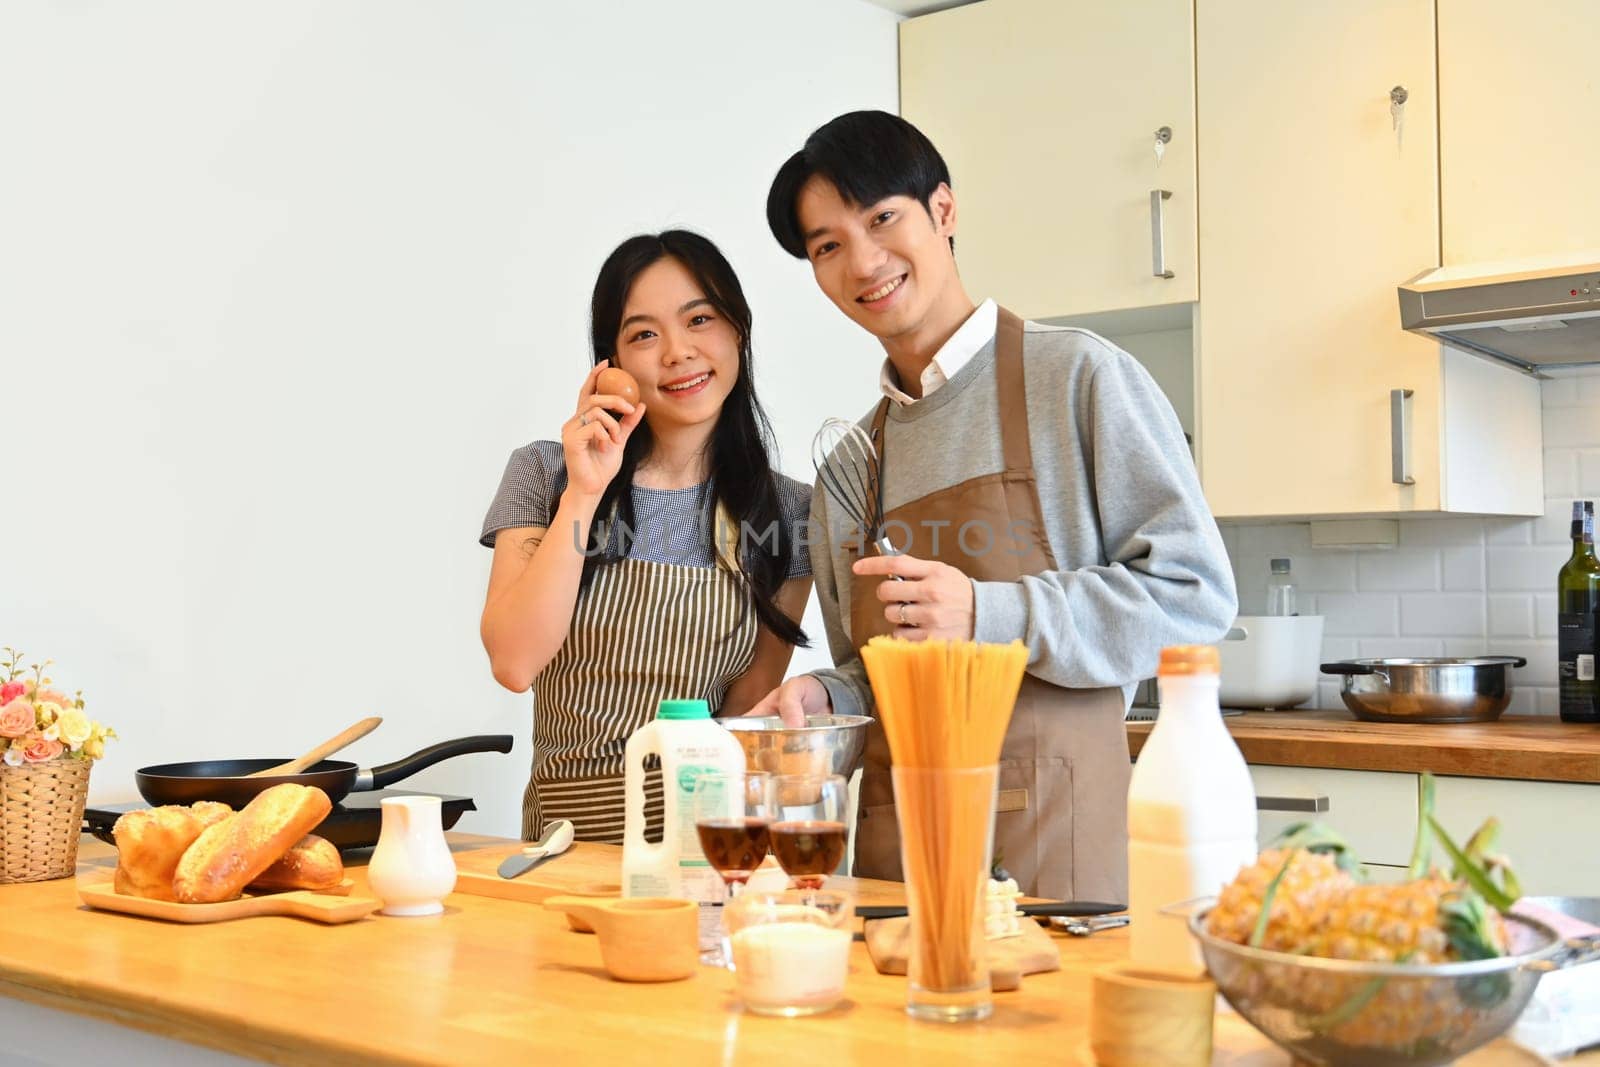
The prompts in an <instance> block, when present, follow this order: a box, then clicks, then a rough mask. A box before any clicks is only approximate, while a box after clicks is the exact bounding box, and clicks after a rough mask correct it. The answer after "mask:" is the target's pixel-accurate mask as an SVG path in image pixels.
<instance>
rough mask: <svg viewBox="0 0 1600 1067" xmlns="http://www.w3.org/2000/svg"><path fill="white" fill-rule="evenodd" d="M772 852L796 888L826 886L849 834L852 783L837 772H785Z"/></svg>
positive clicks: (779, 790)
mask: <svg viewBox="0 0 1600 1067" xmlns="http://www.w3.org/2000/svg"><path fill="white" fill-rule="evenodd" d="M776 789H777V803H778V813H777V814H776V815H775V816H774V817H773V820H772V829H771V837H772V854H773V855H774V856H777V857H778V864H779V866H781V867H782V868H783V870H784V873H785V874H787V875H788V876H789V878H790V880H791V882H792V884H793V885H794V887H795V888H796V889H821V888H822V883H823V882H825V881H827V879H828V875H830V874H832V873H833V872H834V871H837V870H838V869H839V864H840V862H841V861H842V860H843V859H844V849H845V842H846V840H847V838H848V835H849V830H848V827H847V826H846V825H845V811H846V810H847V808H848V807H849V804H850V792H849V787H848V786H847V785H846V783H845V780H844V778H842V777H840V776H839V775H837V774H780V775H778V777H777V780H776Z"/></svg>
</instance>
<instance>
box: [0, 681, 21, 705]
mask: <svg viewBox="0 0 1600 1067" xmlns="http://www.w3.org/2000/svg"><path fill="white" fill-rule="evenodd" d="M27 691H28V687H27V686H25V685H23V684H22V683H21V682H7V683H6V684H5V685H0V707H4V706H5V705H7V704H9V703H11V702H12V701H13V700H15V699H17V698H18V697H19V696H21V695H22V694H23V693H25V692H27Z"/></svg>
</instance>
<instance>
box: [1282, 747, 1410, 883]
mask: <svg viewBox="0 0 1600 1067" xmlns="http://www.w3.org/2000/svg"><path fill="white" fill-rule="evenodd" d="M1250 777H1251V779H1252V780H1253V781H1254V782H1255V787H1256V796H1257V797H1258V798H1259V797H1285V798H1292V799H1300V800H1307V799H1314V798H1318V797H1321V798H1325V799H1326V801H1327V809H1326V810H1324V811H1321V812H1318V813H1316V814H1311V813H1308V812H1304V811H1289V812H1277V811H1257V813H1256V814H1257V817H1258V820H1259V832H1258V834H1257V838H1258V840H1259V841H1260V843H1261V846H1262V847H1263V848H1265V847H1267V846H1268V845H1270V844H1271V843H1272V841H1273V839H1274V838H1276V837H1277V836H1278V834H1279V833H1281V832H1282V831H1283V829H1284V828H1285V827H1287V826H1290V825H1292V824H1294V823H1297V822H1305V821H1306V820H1308V819H1316V820H1317V821H1318V822H1322V823H1326V824H1327V825H1328V826H1330V827H1332V828H1333V829H1335V830H1337V831H1338V832H1339V833H1340V834H1341V835H1342V836H1343V837H1344V839H1345V840H1347V841H1349V842H1350V847H1351V848H1352V849H1353V850H1354V851H1355V854H1356V858H1357V859H1358V860H1360V861H1361V862H1362V863H1377V864H1385V865H1388V866H1398V867H1405V866H1407V865H1408V864H1409V863H1410V862H1411V849H1412V846H1413V844H1414V842H1415V840H1416V833H1417V776H1416V775H1414V774H1397V773H1391V772H1387V771H1337V770H1329V769H1326V768H1322V767H1268V766H1264V765H1256V764H1252V765H1251V767H1250Z"/></svg>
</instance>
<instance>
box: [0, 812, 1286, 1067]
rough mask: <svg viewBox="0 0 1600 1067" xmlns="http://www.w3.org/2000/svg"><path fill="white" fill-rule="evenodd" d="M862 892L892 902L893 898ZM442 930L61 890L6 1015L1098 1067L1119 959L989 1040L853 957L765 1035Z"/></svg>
mask: <svg viewBox="0 0 1600 1067" xmlns="http://www.w3.org/2000/svg"><path fill="white" fill-rule="evenodd" d="M450 837H451V840H452V847H453V848H454V849H455V850H456V852H457V861H458V865H459V866H460V867H461V868H462V869H464V870H465V869H468V867H469V866H474V867H476V868H477V869H480V870H488V869H490V866H488V864H490V863H492V857H491V852H493V854H494V855H495V856H498V855H504V854H505V853H506V851H507V846H508V845H509V844H510V843H509V842H504V841H500V840H498V839H492V838H482V837H473V836H470V835H463V834H452V835H450ZM494 850H497V851H494ZM474 851H476V852H478V853H480V855H478V856H477V857H473V856H472V855H471V853H472V852H474ZM584 853H588V855H589V860H588V861H576V862H575V863H574V868H573V869H574V871H575V872H577V873H575V874H573V875H572V876H571V877H574V878H575V879H580V880H581V879H587V878H592V877H593V874H594V871H595V870H596V869H598V868H597V867H596V864H597V863H602V862H603V863H605V864H607V865H608V868H607V869H609V870H612V871H614V870H615V867H616V864H617V863H618V862H620V849H615V848H608V847H607V846H600V845H579V846H578V847H577V849H576V850H575V852H574V854H573V855H574V857H580V856H582V855H583V854H584ZM560 862H561V861H560V860H557V861H555V862H554V863H552V864H550V865H548V866H546V867H544V868H541V869H540V873H541V876H542V877H550V876H553V875H554V873H555V872H556V871H557V870H558V867H557V864H559V863H560ZM114 863H115V859H114V853H112V851H111V849H110V848H109V847H107V846H105V845H103V844H100V843H99V842H94V841H90V840H86V841H85V843H84V847H83V856H82V858H81V859H80V865H79V877H80V878H83V877H92V878H94V880H97V881H98V880H102V879H104V878H105V877H106V876H107V875H108V874H109V872H110V870H111V868H112V867H113V866H114ZM350 877H351V878H353V879H354V881H355V882H356V887H355V893H356V894H364V893H366V892H367V891H368V890H367V884H366V873H365V871H364V870H363V869H362V868H360V867H352V868H350ZM613 877H614V875H613ZM860 891H861V896H862V897H863V898H864V899H867V900H871V901H876V902H882V901H886V900H895V899H898V898H899V897H900V887H899V886H898V885H896V884H892V883H869V882H862V883H860ZM446 909H447V910H446V912H445V914H443V915H441V916H432V917H428V918H420V919H397V918H386V917H383V916H374V917H372V918H369V919H365V920H362V921H359V922H355V923H351V924H348V925H345V926H323V925H320V924H318V923H313V922H307V921H302V920H297V919H287V918H276V917H272V918H254V919H245V920H236V921H233V922H226V923H217V924H212V925H198V926H182V925H178V924H172V923H164V922H160V921H156V920H146V919H139V918H135V917H132V916H127V915H121V914H114V913H108V912H97V911H91V910H88V909H87V908H84V907H82V906H80V904H79V902H78V899H77V895H76V891H75V886H74V883H73V882H72V881H70V880H65V879H63V880H59V881H55V882H39V883H32V884H27V885H7V886H0V938H3V944H4V946H5V947H4V950H3V951H0V993H4V994H5V995H6V996H8V997H12V998H16V999H18V1000H22V1001H28V1002H32V1003H34V1004H41V1005H45V1006H47V1007H51V1008H55V1009H60V1010H62V1011H66V1012H73V1013H78V1014H81V1015H88V1016H91V1017H95V1018H98V1019H101V1020H107V1021H109V1022H112V1023H115V1024H118V1025H119V1026H120V1027H134V1028H137V1029H140V1030H144V1031H149V1032H152V1033H155V1034H159V1035H164V1036H165V1037H167V1038H175V1039H178V1040H179V1041H183V1042H188V1043H192V1044H194V1045H202V1046H208V1047H210V1048H212V1049H219V1050H223V1051H225V1052H229V1053H233V1054H235V1055H239V1056H247V1057H251V1058H255V1059H262V1060H268V1061H271V1062H275V1063H283V1064H325V1063H341V1064H443V1063H450V1064H460V1063H523V1062H530V1061H532V1060H535V1059H537V1060H538V1061H539V1062H542V1063H575V1062H586V1063H596V1062H599V1063H608V1064H609V1063H626V1062H638V1063H645V1062H648V1063H652V1064H658V1065H661V1064H679V1063H720V1064H745V1063H748V1064H761V1065H762V1067H774V1065H776V1064H781V1063H791V1062H799V1061H801V1060H803V1061H804V1062H807V1063H817V1064H826V1065H828V1067H846V1065H850V1064H872V1065H873V1067H883V1065H885V1064H895V1063H904V1062H908V1061H914V1062H917V1063H918V1064H919V1065H923V1067H927V1065H938V1064H952V1065H954V1064H962V1065H965V1064H969V1063H974V1062H979V1061H982V1062H994V1063H1004V1064H1008V1065H1009V1064H1034V1063H1038V1064H1045V1063H1048V1064H1053V1065H1060V1064H1078V1063H1083V1064H1088V1063H1089V1062H1090V1061H1089V1060H1088V1058H1087V1052H1086V1049H1087V1033H1088V1031H1087V1027H1088V1001H1089V972H1090V971H1091V970H1092V969H1093V968H1095V967H1096V966H1098V965H1100V964H1103V963H1108V962H1111V961H1114V960H1120V959H1123V958H1125V956H1126V954H1127V948H1128V942H1127V932H1126V930H1113V931H1107V932H1104V933H1099V934H1096V935H1094V936H1092V937H1089V938H1068V937H1065V936H1062V937H1060V938H1058V941H1057V943H1058V944H1059V946H1060V948H1061V957H1062V970H1061V971H1060V972H1057V973H1054V974H1043V975H1031V976H1029V977H1027V978H1025V979H1024V980H1023V987H1022V989H1021V990H1020V991H1018V992H1014V993H1001V994H996V996H995V1014H994V1017H993V1018H992V1019H990V1020H988V1021H987V1022H984V1023H979V1024H974V1025H970V1026H943V1025H938V1024H931V1023H919V1022H915V1021H913V1020H911V1019H909V1018H907V1017H906V1015H905V1013H904V1010H903V1008H904V1001H905V979H904V978H890V977H884V976H880V975H878V974H877V973H876V972H875V971H874V970H873V968H872V964H871V961H870V960H869V959H868V958H867V954H866V948H865V946H864V945H862V944H860V943H857V944H856V945H855V946H854V948H853V950H852V951H853V956H852V959H851V974H850V982H849V986H848V997H849V999H848V1001H847V1002H846V1004H845V1005H843V1006H841V1007H840V1008H838V1009H835V1010H834V1011H832V1012H830V1013H828V1014H826V1015H823V1016H819V1017H816V1018H812V1019H803V1020H785V1019H767V1018H761V1017H758V1016H753V1015H747V1014H744V1013H742V1012H741V1011H740V1010H738V1008H737V1007H736V1005H735V1001H734V998H733V995H732V976H731V975H730V974H728V973H727V972H725V971H720V970H712V969H709V968H702V969H701V970H700V972H699V973H698V974H697V975H696V976H695V977H694V978H693V979H690V980H688V981H683V982H669V983H664V984H660V985H629V984H623V983H619V982H614V981H611V980H610V979H609V978H608V977H607V976H606V974H605V972H604V971H603V970H602V969H601V967H600V962H599V953H598V948H597V945H596V942H595V940H594V938H593V937H592V936H589V935H583V934H576V933H572V932H571V931H569V930H568V929H567V928H566V925H565V921H564V919H563V917H562V916H561V915H560V914H559V913H555V912H547V911H545V910H543V909H542V908H541V907H540V906H539V905H537V904H532V903H527V902H523V901H510V900H498V899H491V898H488V897H482V896H469V895H465V894H462V893H456V894H453V895H452V896H451V897H450V898H449V899H448V900H447V902H446ZM13 1014H15V1013H13ZM68 1022H69V1023H70V1020H68ZM70 1029H71V1027H70V1026H68V1027H58V1028H57V1029H56V1032H57V1033H58V1034H59V1033H64V1032H66V1031H69V1030H70ZM146 1040H148V1039H146ZM174 1047H175V1048H181V1046H174ZM1217 1050H1218V1051H1217V1056H1216V1060H1215V1062H1216V1063H1218V1064H1243V1063H1246V1062H1248V1063H1249V1064H1251V1065H1252V1067H1287V1064H1288V1062H1289V1060H1288V1057H1287V1056H1286V1055H1281V1054H1280V1053H1279V1052H1278V1050H1276V1049H1274V1048H1272V1047H1271V1046H1270V1045H1269V1043H1268V1042H1267V1041H1266V1039H1265V1038H1263V1037H1261V1036H1260V1035H1259V1034H1257V1033H1256V1032H1255V1031H1254V1030H1253V1029H1251V1028H1250V1027H1249V1026H1248V1025H1247V1024H1245V1023H1244V1022H1242V1021H1241V1020H1239V1019H1238V1018H1237V1017H1236V1016H1233V1015H1231V1014H1224V1015H1219V1016H1218V1024H1217Z"/></svg>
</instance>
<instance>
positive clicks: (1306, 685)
mask: <svg viewBox="0 0 1600 1067" xmlns="http://www.w3.org/2000/svg"><path fill="white" fill-rule="evenodd" d="M1217 654H1218V655H1219V656H1221V657H1222V690H1221V694H1220V695H1221V699H1222V706H1223V707H1225V708H1283V709H1288V708H1292V707H1296V706H1298V705H1300V704H1304V703H1305V702H1306V701H1308V700H1310V699H1311V698H1312V697H1313V696H1315V695H1316V692H1317V679H1318V678H1319V676H1320V667H1321V664H1322V616H1321V615H1293V616H1275V615H1241V616H1239V617H1238V618H1237V619H1234V620H1233V626H1232V627H1231V628H1230V629H1229V630H1228V633H1227V636H1225V637H1224V638H1223V639H1222V642H1221V643H1220V644H1219V645H1217Z"/></svg>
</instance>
